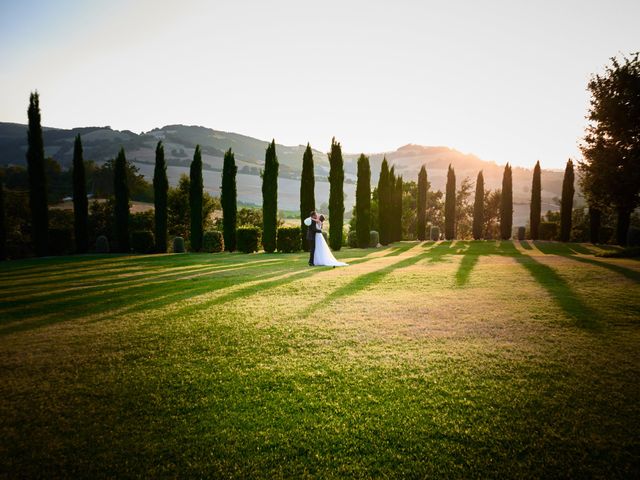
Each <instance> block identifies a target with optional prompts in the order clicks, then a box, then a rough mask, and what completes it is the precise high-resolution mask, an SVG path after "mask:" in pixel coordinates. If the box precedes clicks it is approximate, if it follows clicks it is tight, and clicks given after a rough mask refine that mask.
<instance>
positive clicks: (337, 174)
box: [329, 137, 344, 251]
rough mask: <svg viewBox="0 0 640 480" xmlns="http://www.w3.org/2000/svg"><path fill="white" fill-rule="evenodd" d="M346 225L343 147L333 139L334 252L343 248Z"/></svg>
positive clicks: (331, 203) (331, 215) (331, 235)
mask: <svg viewBox="0 0 640 480" xmlns="http://www.w3.org/2000/svg"><path fill="white" fill-rule="evenodd" d="M343 223H344V162H343V160H342V147H341V146H340V143H338V142H336V139H335V137H334V138H332V139H331V153H329V245H330V246H331V248H332V249H333V250H336V251H337V250H340V249H341V248H342V224H343Z"/></svg>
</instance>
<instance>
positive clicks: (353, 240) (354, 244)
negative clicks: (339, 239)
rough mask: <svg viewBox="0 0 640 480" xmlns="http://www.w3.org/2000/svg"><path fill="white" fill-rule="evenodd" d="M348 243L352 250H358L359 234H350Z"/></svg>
mask: <svg viewBox="0 0 640 480" xmlns="http://www.w3.org/2000/svg"><path fill="white" fill-rule="evenodd" d="M347 242H348V244H349V246H350V247H351V248H358V233H357V232H356V231H355V230H351V231H350V232H349V236H348V239H347Z"/></svg>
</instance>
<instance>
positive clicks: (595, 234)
mask: <svg viewBox="0 0 640 480" xmlns="http://www.w3.org/2000/svg"><path fill="white" fill-rule="evenodd" d="M601 219H602V211H601V210H600V209H599V208H596V207H592V206H591V205H590V206H589V241H590V242H591V243H594V244H595V243H600V222H601Z"/></svg>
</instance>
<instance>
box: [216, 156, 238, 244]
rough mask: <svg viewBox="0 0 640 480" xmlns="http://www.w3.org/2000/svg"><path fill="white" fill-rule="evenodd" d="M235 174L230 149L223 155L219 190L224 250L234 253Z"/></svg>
mask: <svg viewBox="0 0 640 480" xmlns="http://www.w3.org/2000/svg"><path fill="white" fill-rule="evenodd" d="M237 173H238V167H237V166H236V159H235V156H234V154H233V152H232V151H231V149H229V150H227V151H226V152H225V154H224V164H223V166H222V187H221V189H220V202H221V204H222V232H223V235H224V249H225V250H226V251H228V252H234V251H235V250H236V226H237V225H236V224H237V217H238V194H237V189H236V174H237Z"/></svg>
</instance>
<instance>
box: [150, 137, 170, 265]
mask: <svg viewBox="0 0 640 480" xmlns="http://www.w3.org/2000/svg"><path fill="white" fill-rule="evenodd" d="M168 192H169V181H168V179H167V163H166V161H165V159H164V145H162V142H158V145H157V146H156V165H155V168H154V170H153V203H154V207H155V210H154V218H155V237H156V252H158V253H165V252H166V251H167V215H168V213H167V211H168V210H167V197H168Z"/></svg>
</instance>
